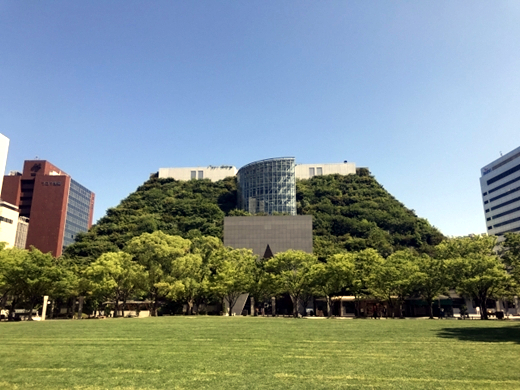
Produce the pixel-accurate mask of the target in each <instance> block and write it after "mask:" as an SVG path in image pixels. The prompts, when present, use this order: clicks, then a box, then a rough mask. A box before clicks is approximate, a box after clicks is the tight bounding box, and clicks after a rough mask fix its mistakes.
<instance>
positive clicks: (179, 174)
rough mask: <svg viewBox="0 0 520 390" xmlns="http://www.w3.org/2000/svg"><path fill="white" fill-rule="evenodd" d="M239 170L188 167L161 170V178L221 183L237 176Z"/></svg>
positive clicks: (232, 167)
mask: <svg viewBox="0 0 520 390" xmlns="http://www.w3.org/2000/svg"><path fill="white" fill-rule="evenodd" d="M236 174H237V169H236V168H235V167H234V166H231V165H220V166H213V165H210V166H208V167H188V168H159V178H160V179H167V178H172V179H175V180H183V181H187V180H200V179H209V180H211V181H219V180H222V179H225V178H226V177H229V176H235V175H236Z"/></svg>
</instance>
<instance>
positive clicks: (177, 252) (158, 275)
mask: <svg viewBox="0 0 520 390" xmlns="http://www.w3.org/2000/svg"><path fill="white" fill-rule="evenodd" d="M190 247H191V241H190V240H187V239H184V238H182V237H179V236H170V235H168V234H165V233H163V232H161V231H156V232H153V233H143V234H142V235H140V236H138V237H134V238H133V239H131V240H130V241H129V242H128V244H127V246H126V247H125V252H127V253H129V254H131V255H133V256H134V260H136V261H137V262H138V263H139V264H141V265H142V266H143V267H144V268H145V270H146V282H147V283H146V284H147V291H148V297H149V299H150V300H151V301H152V308H151V311H150V314H151V315H152V316H156V315H157V306H158V302H159V299H161V298H164V297H165V296H166V295H167V294H168V293H169V292H170V290H171V289H170V287H169V284H170V282H171V280H170V277H171V273H172V269H173V262H174V261H175V259H176V258H178V257H182V256H185V255H186V254H187V253H188V252H189V250H190Z"/></svg>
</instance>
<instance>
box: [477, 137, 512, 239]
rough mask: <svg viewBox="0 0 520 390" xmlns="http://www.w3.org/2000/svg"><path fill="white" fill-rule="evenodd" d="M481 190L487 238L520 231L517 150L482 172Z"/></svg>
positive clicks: (494, 162) (492, 163) (489, 165)
mask: <svg viewBox="0 0 520 390" xmlns="http://www.w3.org/2000/svg"><path fill="white" fill-rule="evenodd" d="M481 174H482V176H481V177H480V188H481V190H482V202H483V205H484V214H485V217H486V225H487V232H488V234H492V235H495V236H503V235H504V234H505V233H508V232H519V231H520V147H518V148H516V149H515V150H513V151H511V152H509V153H507V154H505V155H503V156H502V157H500V158H499V159H497V160H495V161H493V162H491V163H489V164H488V165H486V166H485V167H484V168H482V169H481Z"/></svg>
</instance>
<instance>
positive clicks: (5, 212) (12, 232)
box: [0, 201, 18, 248]
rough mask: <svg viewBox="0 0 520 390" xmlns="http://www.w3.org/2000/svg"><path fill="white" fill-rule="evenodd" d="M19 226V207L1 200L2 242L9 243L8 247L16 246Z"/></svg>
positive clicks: (0, 237) (0, 227) (0, 240)
mask: <svg viewBox="0 0 520 390" xmlns="http://www.w3.org/2000/svg"><path fill="white" fill-rule="evenodd" d="M17 228H18V208H17V207H16V206H14V205H12V204H9V203H7V202H5V201H0V242H5V243H7V248H12V247H13V246H15V245H14V244H15V240H16V229H17Z"/></svg>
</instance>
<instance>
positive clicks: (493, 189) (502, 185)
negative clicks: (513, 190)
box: [482, 176, 520, 196]
mask: <svg viewBox="0 0 520 390" xmlns="http://www.w3.org/2000/svg"><path fill="white" fill-rule="evenodd" d="M517 181H520V176H518V177H517V178H516V179H513V180H509V181H508V182H505V183H504V184H500V185H499V186H496V187H494V188H492V189H490V190H489V193H490V194H491V193H492V192H495V191H498V190H501V189H502V188H504V187H507V186H508V185H510V184H513V183H516V182H517ZM482 195H484V196H486V195H487V192H485V193H484V194H482Z"/></svg>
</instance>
